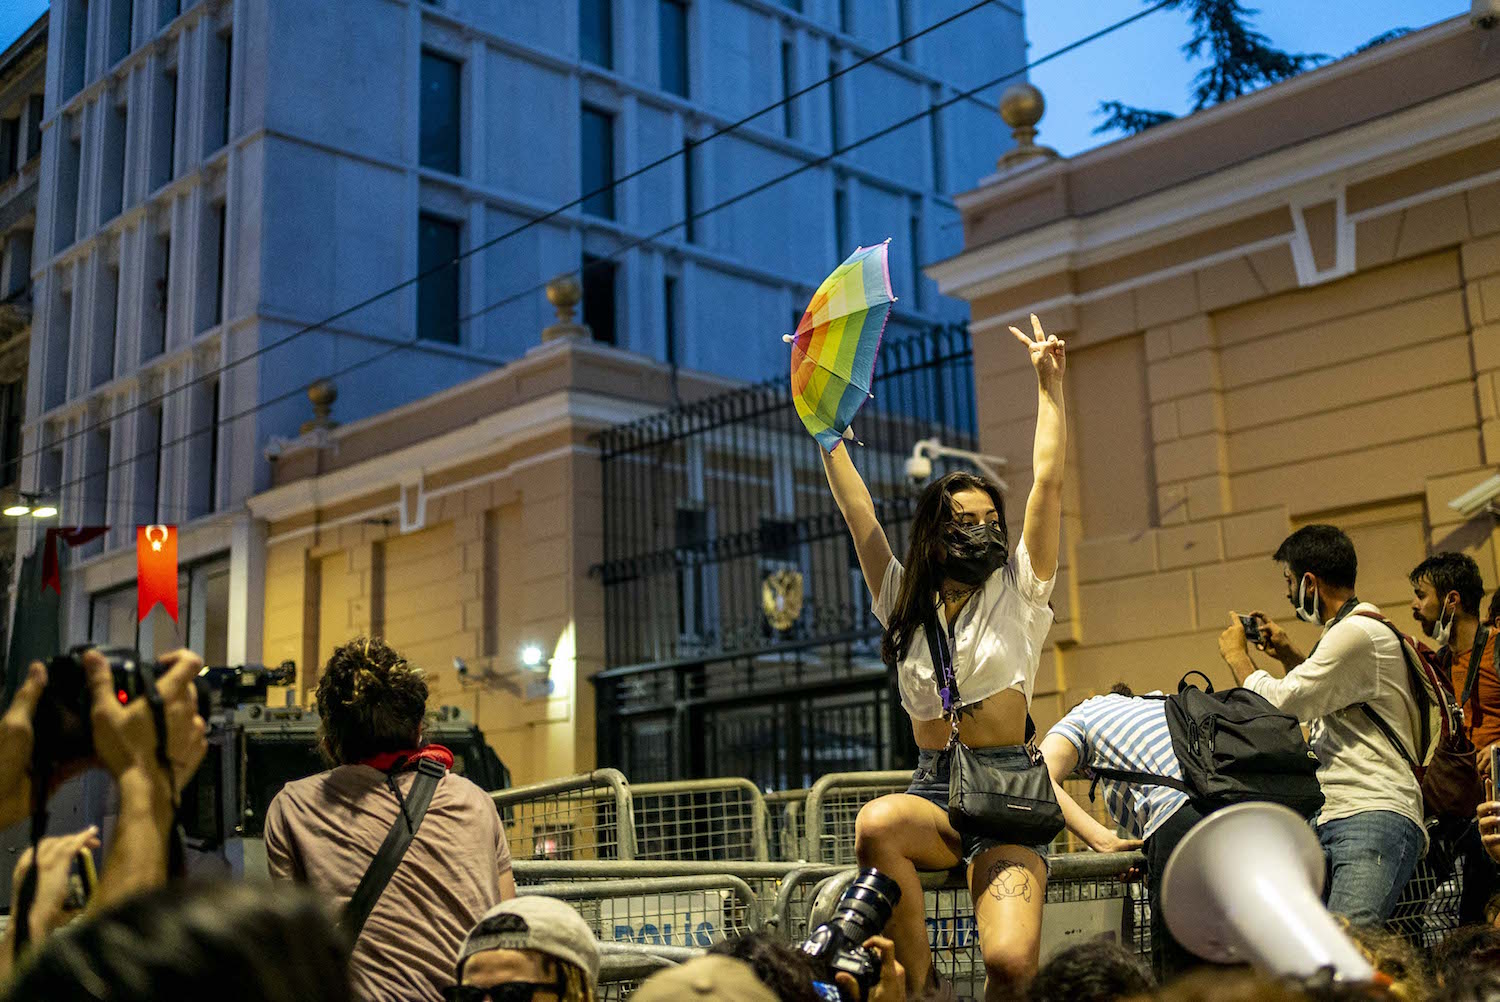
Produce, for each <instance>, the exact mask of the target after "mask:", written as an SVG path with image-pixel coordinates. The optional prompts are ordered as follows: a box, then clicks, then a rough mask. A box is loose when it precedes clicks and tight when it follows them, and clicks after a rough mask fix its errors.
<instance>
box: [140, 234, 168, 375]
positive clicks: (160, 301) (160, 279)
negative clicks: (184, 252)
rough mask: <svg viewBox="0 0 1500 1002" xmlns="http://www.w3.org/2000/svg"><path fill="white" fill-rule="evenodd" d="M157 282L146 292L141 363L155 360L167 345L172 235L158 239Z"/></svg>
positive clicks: (161, 236)
mask: <svg viewBox="0 0 1500 1002" xmlns="http://www.w3.org/2000/svg"><path fill="white" fill-rule="evenodd" d="M155 264H156V280H155V281H154V282H153V283H152V287H151V288H150V289H148V290H147V291H146V303H147V306H146V322H145V324H144V325H143V326H142V329H141V361H143V362H144V361H145V360H146V359H148V358H155V357H156V356H157V355H160V354H161V353H162V349H163V348H165V347H166V343H167V304H168V293H169V292H170V290H171V287H172V235H171V233H170V231H169V232H167V233H163V234H161V235H160V236H158V237H157V238H156V262H155Z"/></svg>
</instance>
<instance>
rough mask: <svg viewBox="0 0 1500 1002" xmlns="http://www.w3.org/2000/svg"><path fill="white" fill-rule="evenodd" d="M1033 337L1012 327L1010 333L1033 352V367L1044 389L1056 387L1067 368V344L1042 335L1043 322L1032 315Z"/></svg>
mask: <svg viewBox="0 0 1500 1002" xmlns="http://www.w3.org/2000/svg"><path fill="white" fill-rule="evenodd" d="M1031 329H1032V331H1033V335H1032V336H1028V335H1026V334H1023V333H1022V332H1021V329H1020V328H1019V327H1012V328H1011V329H1010V332H1011V333H1012V334H1014V335H1015V336H1016V339H1017V340H1019V341H1020V342H1021V343H1022V344H1024V345H1025V346H1026V348H1027V349H1028V350H1029V351H1030V352H1031V365H1032V367H1033V368H1035V369H1036V378H1037V381H1038V382H1039V383H1041V384H1042V386H1044V387H1050V386H1055V385H1056V384H1057V383H1058V382H1059V381H1060V380H1061V379H1062V374H1063V369H1064V368H1066V367H1067V357H1066V354H1065V350H1064V349H1065V348H1066V346H1067V342H1066V341H1063V340H1061V339H1059V338H1058V337H1057V336H1056V335H1051V336H1049V335H1047V334H1043V333H1042V322H1041V321H1040V320H1038V319H1037V318H1036V314H1035V313H1033V314H1032V315H1031Z"/></svg>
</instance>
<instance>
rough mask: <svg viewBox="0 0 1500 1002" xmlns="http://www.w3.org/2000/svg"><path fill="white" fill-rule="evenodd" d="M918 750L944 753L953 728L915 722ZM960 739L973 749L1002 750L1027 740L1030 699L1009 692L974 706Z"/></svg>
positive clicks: (935, 722)
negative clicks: (1028, 702)
mask: <svg viewBox="0 0 1500 1002" xmlns="http://www.w3.org/2000/svg"><path fill="white" fill-rule="evenodd" d="M911 730H912V735H913V736H914V737H915V738H916V740H917V747H919V748H927V749H930V750H932V751H942V750H943V749H944V748H946V747H948V736H949V735H950V734H952V733H953V725H952V724H950V723H949V722H948V721H947V720H944V719H943V718H941V717H939V718H938V719H936V720H913V721H912V722H911ZM958 739H959V740H960V741H962V742H963V743H964V744H966V745H968V746H969V747H970V748H999V747H1002V746H1004V745H1019V744H1024V743H1025V741H1026V697H1025V695H1023V694H1022V692H1021V690H1020V689H1006V690H1005V691H1004V692H997V693H995V694H994V695H993V696H989V697H987V698H985V699H982V700H980V701H979V702H977V703H975V704H973V705H972V706H971V707H969V708H968V710H967V712H965V713H964V715H963V719H961V720H960V721H959V724H958Z"/></svg>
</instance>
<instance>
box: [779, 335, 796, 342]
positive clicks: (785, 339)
mask: <svg viewBox="0 0 1500 1002" xmlns="http://www.w3.org/2000/svg"><path fill="white" fill-rule="evenodd" d="M781 340H783V341H785V342H786V343H787V344H791V343H792V341H794V340H795V338H793V337H792V336H791V335H790V334H783V335H781Z"/></svg>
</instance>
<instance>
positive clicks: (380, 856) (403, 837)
mask: <svg viewBox="0 0 1500 1002" xmlns="http://www.w3.org/2000/svg"><path fill="white" fill-rule="evenodd" d="M400 771H401V766H398V767H397V768H395V769H392V770H391V771H390V772H388V773H386V777H385V778H386V784H387V785H388V786H390V788H391V792H392V793H394V794H395V795H396V804H397V806H398V807H399V810H398V811H397V813H396V820H395V821H394V822H393V823H392V824H391V830H390V831H389V832H387V833H386V836H385V841H384V842H382V843H381V844H380V851H379V852H377V853H375V858H374V859H373V860H371V861H370V868H369V869H368V870H366V871H365V875H364V876H363V877H361V878H360V881H359V886H358V887H356V888H355V889H354V894H353V896H351V897H350V898H349V903H348V904H347V905H345V906H344V915H343V917H342V918H341V919H340V920H339V925H340V926H341V927H342V928H343V930H344V932H345V934H346V935H348V937H349V942H350V943H353V942H355V941H356V940H358V939H359V934H360V931H361V930H363V929H364V927H365V922H366V920H368V919H369V917H370V912H372V911H374V910H375V903H376V902H377V901H379V900H380V895H382V894H384V893H385V888H386V885H387V884H389V883H390V882H391V878H392V877H393V876H395V875H396V867H398V866H400V865H401V860H402V859H404V858H405V857H406V850H407V849H408V848H409V847H410V846H411V843H412V839H414V838H416V837H417V829H419V828H421V827H422V819H423V818H424V817H426V816H427V808H428V807H430V806H431V805H432V795H433V794H434V793H436V792H437V787H438V783H439V782H441V781H442V778H443V777H444V776H446V775H448V770H447V768H445V767H444V766H443V765H442V764H441V763H439V762H435V761H433V760H432V759H430V758H421V759H418V760H417V778H416V779H415V780H413V781H412V784H411V796H409V797H405V798H403V797H402V796H401V788H400V787H399V786H397V785H396V773H398V772H400Z"/></svg>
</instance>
